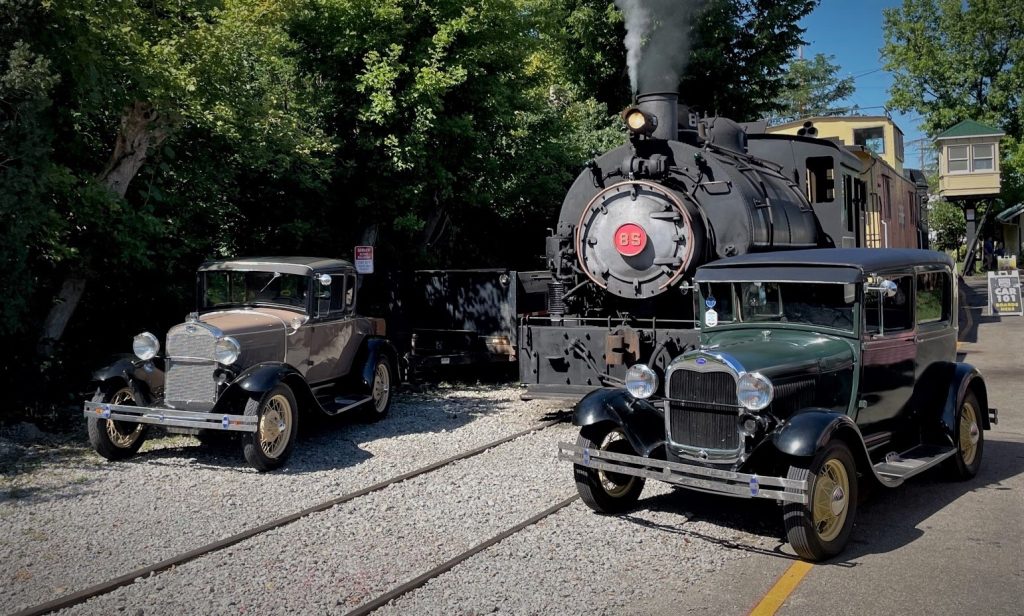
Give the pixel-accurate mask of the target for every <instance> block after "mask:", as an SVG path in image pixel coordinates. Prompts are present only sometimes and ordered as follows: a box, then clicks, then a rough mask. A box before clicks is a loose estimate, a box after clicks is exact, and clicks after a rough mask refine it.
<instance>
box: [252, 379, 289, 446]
mask: <svg viewBox="0 0 1024 616" xmlns="http://www.w3.org/2000/svg"><path fill="white" fill-rule="evenodd" d="M292 421H293V417H292V405H291V404H289V402H288V398H285V397H284V396H283V395H281V394H277V395H276V396H274V397H273V398H271V399H270V400H267V401H266V403H265V404H264V406H263V414H262V415H260V426H259V437H260V449H262V450H263V453H264V454H266V456H267V457H269V458H276V457H278V456H280V455H281V453H282V452H284V449H285V447H287V446H288V439H290V438H291V435H292Z"/></svg>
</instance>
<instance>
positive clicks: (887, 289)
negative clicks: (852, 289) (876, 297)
mask: <svg viewBox="0 0 1024 616" xmlns="http://www.w3.org/2000/svg"><path fill="white" fill-rule="evenodd" d="M865 289H867V290H868V291H878V293H879V294H881V295H882V296H883V297H892V296H894V295H896V283H895V282H893V281H891V280H883V281H881V282H879V283H878V284H869V285H866V286H865Z"/></svg>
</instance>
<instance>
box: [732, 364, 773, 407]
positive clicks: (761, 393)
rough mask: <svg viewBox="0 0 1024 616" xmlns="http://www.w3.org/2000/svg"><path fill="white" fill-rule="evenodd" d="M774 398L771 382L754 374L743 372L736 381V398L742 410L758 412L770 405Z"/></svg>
mask: <svg viewBox="0 0 1024 616" xmlns="http://www.w3.org/2000/svg"><path fill="white" fill-rule="evenodd" d="M774 396H775V388H774V387H773V386H772V382H771V381H769V380H768V379H767V378H765V377H763V376H761V375H760V374H757V373H756V372H745V373H744V374H743V375H742V376H740V378H739V380H738V381H736V397H737V398H739V401H740V404H741V405H743V408H746V409H749V410H751V411H760V410H761V409H763V408H765V407H766V406H768V405H769V404H771V403H772V397H774Z"/></svg>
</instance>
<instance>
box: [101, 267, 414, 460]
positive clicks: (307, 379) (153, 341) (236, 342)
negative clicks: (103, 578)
mask: <svg viewBox="0 0 1024 616" xmlns="http://www.w3.org/2000/svg"><path fill="white" fill-rule="evenodd" d="M196 287H197V306H196V311H195V312H193V313H191V314H190V315H188V318H187V319H186V320H185V322H184V323H181V324H180V325H176V326H174V327H172V328H171V329H170V331H168V332H167V338H166V343H165V345H164V347H165V350H164V353H163V354H162V355H161V353H160V342H159V340H158V339H157V337H156V336H154V335H153V334H151V333H149V332H143V333H141V334H139V335H138V336H136V337H135V339H134V342H133V344H132V346H133V350H134V351H135V357H130V356H126V357H123V358H121V359H119V360H118V361H116V362H115V363H113V364H112V365H110V366H107V367H106V368H104V369H102V370H100V371H98V372H96V373H95V380H96V382H97V389H96V394H95V396H94V397H93V399H92V400H91V401H89V402H86V403H85V416H86V417H87V418H88V424H89V426H88V427H89V441H90V443H92V446H93V447H94V448H95V449H96V451H97V452H98V453H99V454H100V455H102V456H103V457H105V458H107V459H109V460H120V459H124V458H127V457H129V456H132V455H134V454H135V453H136V452H138V450H139V447H141V446H142V443H143V441H144V440H145V438H146V435H147V430H148V429H149V427H150V426H151V425H158V426H161V427H163V428H164V429H165V430H166V431H168V432H178V433H186V434H195V435H197V436H198V437H199V438H200V440H204V441H221V440H226V439H223V438H217V437H218V436H220V437H223V436H225V435H229V434H240V436H241V441H242V444H243V451H244V454H245V459H246V460H247V461H248V462H249V464H250V465H252V466H253V467H254V468H256V469H257V470H260V471H267V470H271V469H274V468H277V467H279V466H281V465H282V464H283V463H284V462H285V460H287V458H288V456H289V454H290V453H291V451H292V448H293V446H294V444H295V436H296V431H297V428H298V422H299V411H300V410H302V411H308V412H315V413H322V414H325V415H338V414H341V413H345V412H355V413H358V414H359V415H361V416H362V417H363V418H365V419H367V420H371V421H373V420H378V419H381V418H382V417H384V416H385V415H386V414H387V412H388V409H389V408H390V406H391V396H392V393H393V391H394V387H395V385H396V384H397V383H398V378H399V373H398V370H397V366H398V362H397V353H396V352H395V349H394V348H393V346H392V345H391V343H390V342H389V341H388V340H387V339H386V338H385V337H384V334H385V326H384V321H383V320H381V319H373V318H368V317H363V316H359V315H358V314H357V312H356V295H357V292H358V288H359V284H358V277H357V274H356V271H355V269H354V268H353V267H352V265H351V264H350V263H349V262H347V261H341V260H335V259H318V258H309V257H261V258H251V259H239V260H232V261H211V262H207V263H204V264H203V265H202V266H201V267H200V268H199V271H198V273H197V277H196Z"/></svg>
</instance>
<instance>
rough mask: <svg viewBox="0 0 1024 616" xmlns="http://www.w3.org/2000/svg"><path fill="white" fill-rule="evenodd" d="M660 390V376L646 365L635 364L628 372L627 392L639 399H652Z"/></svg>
mask: <svg viewBox="0 0 1024 616" xmlns="http://www.w3.org/2000/svg"><path fill="white" fill-rule="evenodd" d="M657 390H658V374H657V373H656V372H654V370H651V368H650V367H649V366H647V365H646V364H633V365H632V366H630V367H629V370H626V391H628V392H629V393H631V394H633V396H635V397H637V398H650V397H651V396H653V395H654V392H655V391H657Z"/></svg>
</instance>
